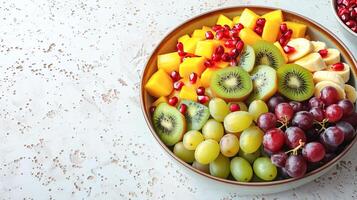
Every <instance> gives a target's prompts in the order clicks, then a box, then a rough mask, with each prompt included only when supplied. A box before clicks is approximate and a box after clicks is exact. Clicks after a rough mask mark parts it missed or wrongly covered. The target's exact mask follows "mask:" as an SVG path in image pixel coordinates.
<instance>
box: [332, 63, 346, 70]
mask: <svg viewBox="0 0 357 200" xmlns="http://www.w3.org/2000/svg"><path fill="white" fill-rule="evenodd" d="M331 69H332V70H333V71H342V70H343V69H345V66H344V65H343V63H340V62H338V63H335V64H333V65H332V66H331Z"/></svg>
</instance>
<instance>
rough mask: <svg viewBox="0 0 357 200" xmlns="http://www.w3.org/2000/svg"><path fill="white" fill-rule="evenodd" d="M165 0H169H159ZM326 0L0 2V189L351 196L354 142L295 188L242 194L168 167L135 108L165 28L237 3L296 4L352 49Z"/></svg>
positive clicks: (16, 192)
mask: <svg viewBox="0 0 357 200" xmlns="http://www.w3.org/2000/svg"><path fill="white" fill-rule="evenodd" d="M163 2H165V3H163ZM329 3H330V2H329V1H326V0H314V1H311V0H289V1H286V0H285V1H284V0H281V1H268V0H265V1H261V0H256V1H248V0H231V1H224V0H211V1H192V0H191V1H189V0H181V1H160V0H152V1H145V0H137V1H126V0H116V1H115V0H111V1H110V0H91V1H83V0H78V1H77V0H73V1H72V0H17V1H2V2H1V3H0V30H1V31H0V141H1V145H0V199H225V200H226V199H356V198H357V189H356V188H357V159H356V157H355V155H356V153H357V148H356V147H354V148H353V149H352V152H351V153H350V154H349V155H348V156H347V157H346V158H345V160H344V161H341V162H340V163H339V164H338V165H337V166H336V167H335V168H334V170H332V171H331V172H329V173H328V174H326V175H325V176H323V177H321V178H319V179H318V180H316V181H314V182H312V183H310V184H308V185H305V186H303V187H300V188H298V189H295V190H291V191H287V192H283V193H279V194H273V195H265V196H263V195H258V196H246V197H239V191H234V190H232V188H228V187H217V185H215V184H212V183H211V182H209V181H205V180H204V179H199V178H197V176H196V175H192V174H191V173H187V171H184V170H183V169H182V168H181V167H180V166H178V165H176V164H175V163H174V162H173V161H172V160H170V158H169V157H168V156H166V154H164V153H163V151H162V149H161V147H159V145H157V144H156V142H155V141H154V139H153V137H152V136H151V133H150V132H149V129H148V128H147V127H146V124H145V122H144V119H143V116H142V113H141V110H140V107H139V98H138V96H139V81H140V73H141V71H142V69H143V67H144V64H145V61H146V59H147V58H148V56H149V53H150V52H151V51H152V50H153V48H154V46H155V45H156V44H157V43H158V42H159V41H160V39H161V38H162V37H163V35H164V34H165V33H166V32H168V31H169V30H170V29H172V28H174V27H175V26H177V25H178V24H180V23H181V22H182V21H183V20H186V19H188V18H190V17H193V16H195V15H198V14H200V13H202V12H205V11H209V10H211V9H216V8H219V7H227V6H234V5H242V4H256V5H270V6H275V7H280V8H286V9H288V10H292V11H296V12H298V13H301V14H304V15H306V16H307V17H310V18H312V19H314V20H316V21H318V22H319V23H321V24H322V25H325V26H326V27H328V28H329V29H330V30H331V31H333V32H334V33H336V34H337V35H338V36H339V37H340V38H341V39H342V40H343V41H344V42H345V43H346V44H347V45H348V46H349V48H350V49H351V50H352V51H353V53H354V56H355V57H356V56H357V45H356V39H353V38H348V37H346V35H345V34H343V33H342V31H343V30H342V28H341V27H340V26H339V25H338V23H337V21H336V20H335V18H334V17H333V16H332V11H331V8H330V6H329V5H330V4H329Z"/></svg>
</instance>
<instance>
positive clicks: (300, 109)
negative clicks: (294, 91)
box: [289, 101, 303, 112]
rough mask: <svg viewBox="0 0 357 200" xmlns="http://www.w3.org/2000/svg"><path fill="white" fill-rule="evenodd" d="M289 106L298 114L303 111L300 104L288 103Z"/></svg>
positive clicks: (295, 102)
mask: <svg viewBox="0 0 357 200" xmlns="http://www.w3.org/2000/svg"><path fill="white" fill-rule="evenodd" d="M289 104H290V106H291V107H292V108H293V110H294V112H299V111H302V110H303V105H302V103H300V102H297V101H290V102H289Z"/></svg>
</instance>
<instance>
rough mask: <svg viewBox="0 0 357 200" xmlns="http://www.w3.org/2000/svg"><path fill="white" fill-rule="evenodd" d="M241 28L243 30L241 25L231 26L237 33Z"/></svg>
mask: <svg viewBox="0 0 357 200" xmlns="http://www.w3.org/2000/svg"><path fill="white" fill-rule="evenodd" d="M243 28H244V26H243V24H241V23H238V24H236V25H234V26H233V29H236V30H238V31H240V30H242V29H243Z"/></svg>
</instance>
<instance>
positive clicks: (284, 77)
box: [277, 64, 314, 101]
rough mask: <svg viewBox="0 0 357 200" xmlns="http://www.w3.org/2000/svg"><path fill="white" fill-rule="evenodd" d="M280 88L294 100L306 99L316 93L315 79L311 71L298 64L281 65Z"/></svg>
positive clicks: (279, 73)
mask: <svg viewBox="0 0 357 200" xmlns="http://www.w3.org/2000/svg"><path fill="white" fill-rule="evenodd" d="M277 74H278V90H279V92H280V93H281V94H282V95H284V96H285V97H287V98H289V99H291V100H294V101H304V100H307V99H309V98H310V97H311V96H312V95H313V94H314V81H313V78H312V74H311V72H309V71H308V70H307V69H305V68H303V67H301V66H300V65H297V64H286V65H282V66H281V67H279V69H278V71H277Z"/></svg>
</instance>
